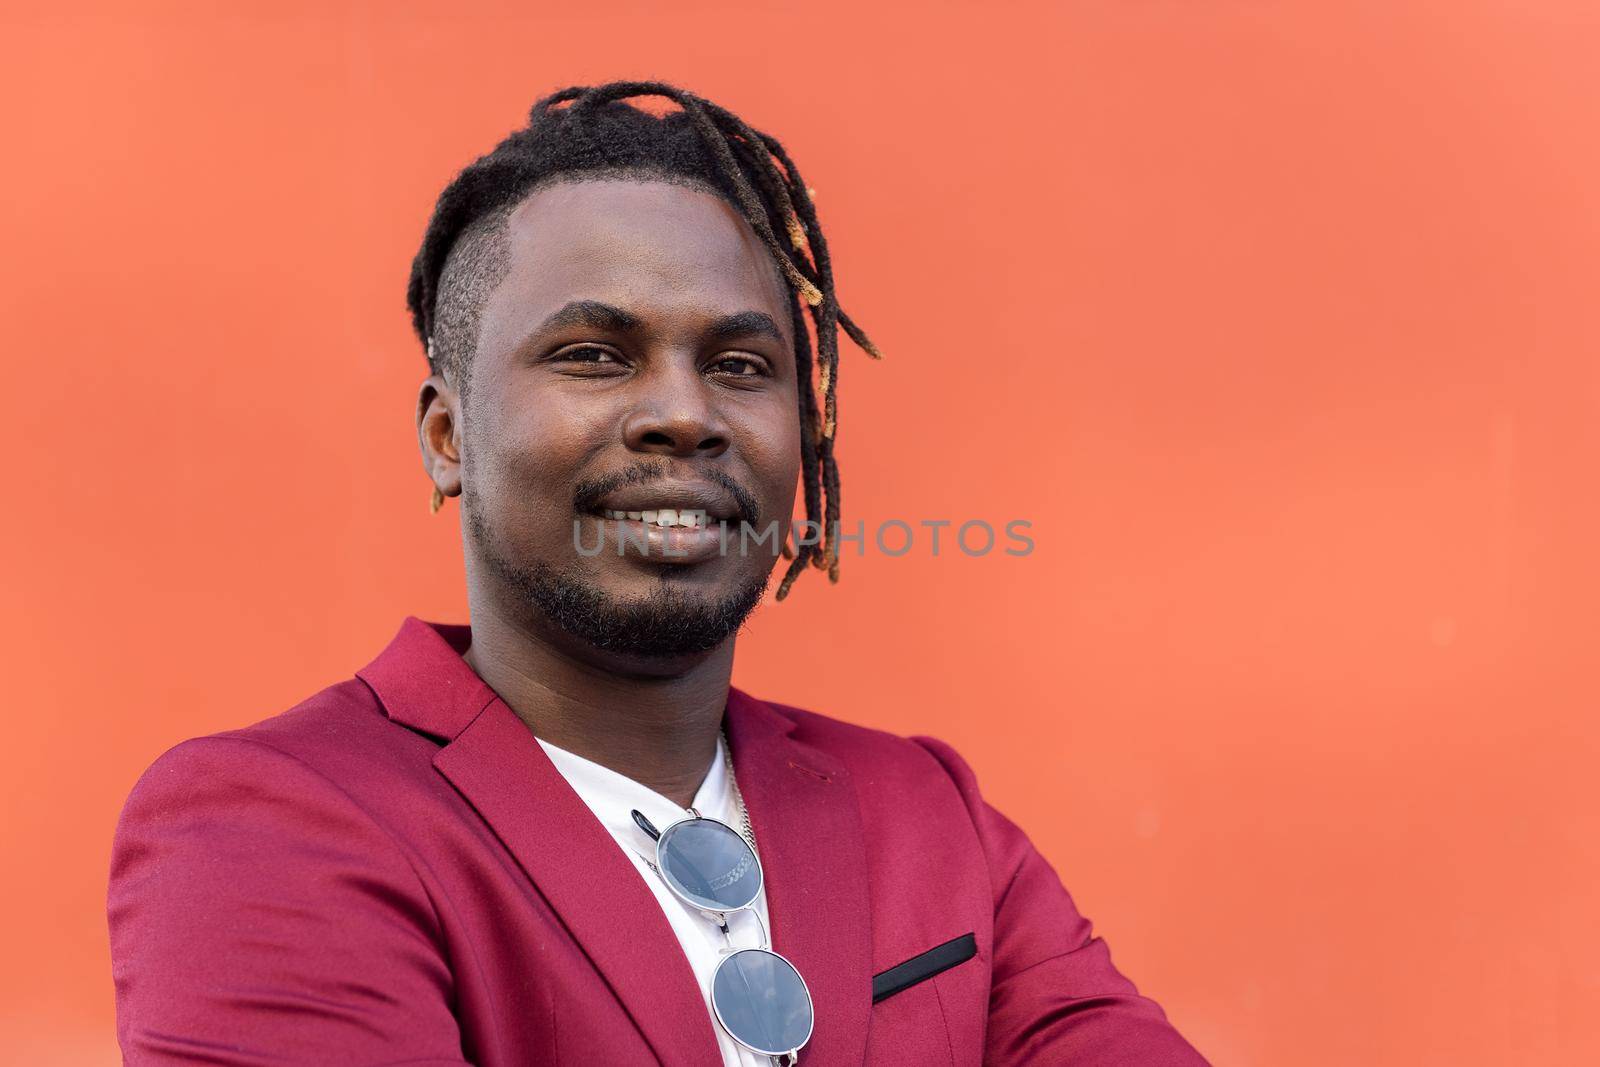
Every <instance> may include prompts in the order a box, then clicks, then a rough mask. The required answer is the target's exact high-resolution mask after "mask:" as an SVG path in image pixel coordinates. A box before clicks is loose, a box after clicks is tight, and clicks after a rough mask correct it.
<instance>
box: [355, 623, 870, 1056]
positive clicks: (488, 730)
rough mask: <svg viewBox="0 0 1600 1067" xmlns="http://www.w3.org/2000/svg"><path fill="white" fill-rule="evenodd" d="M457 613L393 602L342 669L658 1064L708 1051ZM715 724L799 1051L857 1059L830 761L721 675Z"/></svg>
mask: <svg viewBox="0 0 1600 1067" xmlns="http://www.w3.org/2000/svg"><path fill="white" fill-rule="evenodd" d="M471 639H472V634H471V629H470V627H467V626H462V625H450V624H442V623H430V622H424V621H423V620H421V619H419V618H416V617H415V616H408V617H407V618H406V620H405V621H404V622H403V623H402V624H401V627H400V631H399V633H397V634H396V635H395V637H394V639H393V640H392V641H390V643H389V645H388V647H386V648H385V649H384V650H383V652H381V653H380V654H379V655H378V657H377V658H376V659H374V660H373V661H372V662H371V663H369V664H367V666H365V667H363V668H362V669H361V670H359V671H357V672H356V674H357V676H358V677H360V678H361V679H362V680H363V681H364V682H366V683H367V685H369V686H370V687H371V688H372V689H373V691H374V692H375V693H376V694H377V696H378V698H379V700H380V701H381V702H382V704H383V707H384V711H385V713H386V714H387V715H388V716H389V718H391V719H392V720H394V721H396V722H399V723H402V724H404V725H406V726H408V727H411V728H413V729H416V730H419V731H422V732H424V733H427V734H430V735H433V736H435V737H437V738H438V739H439V740H441V741H442V742H444V744H443V747H442V748H440V749H439V751H438V752H437V753H436V754H435V756H434V759H433V764H434V767H435V768H437V769H438V771H439V773H441V774H442V775H444V776H445V778H447V779H448V780H449V781H450V783H451V784H452V785H453V786H454V787H455V788H456V789H457V790H458V791H459V792H460V793H461V795H462V796H463V797H464V798H466V800H467V801H468V802H469V803H470V804H472V806H473V807H474V808H475V809H476V810H477V811H478V813H479V814H480V815H481V816H482V817H483V819H484V821H485V822H486V823H487V824H488V825H489V826H490V827H491V828H492V830H493V831H494V833H495V835H496V836H497V837H498V838H499V839H500V840H501V842H502V843H504V845H505V846H506V848H507V850H509V851H510V852H511V854H512V855H513V856H514V857H515V858H516V860H517V863H518V864H520V865H521V867H522V869H523V870H524V871H525V872H527V875H528V877H529V878H531V879H532V880H533V882H534V883H535V884H536V885H537V886H538V888H539V890H540V892H541V893H542V894H543V895H544V897H545V899H546V900H547V901H548V902H549V903H550V906H551V907H552V908H554V909H555V910H556V912H557V913H558V914H559V915H560V916H561V920H562V922H563V923H565V925H566V927H567V929H568V931H569V932H570V933H571V934H572V936H573V937H574V938H575V939H576V940H577V941H578V942H579V944H581V945H582V946H583V949H584V951H585V952H586V953H587V954H588V955H589V958H590V959H591V960H592V961H593V962H594V965H595V967H596V968H597V969H598V970H599V971H600V973H601V974H602V975H603V976H604V977H605V979H606V981H607V983H608V984H609V985H610V987H611V989H612V991H613V992H614V993H615V995H616V996H617V998H618V1000H620V1001H621V1002H622V1004H623V1006H624V1007H625V1008H626V1009H627V1011H628V1013H629V1014H630V1015H631V1016H632V1017H633V1020H634V1022H635V1023H636V1024H637V1026H638V1027H639V1030H640V1032H641V1033H642V1034H643V1035H644V1037H645V1040H646V1041H647V1042H648V1043H649V1044H650V1046H651V1048H652V1050H653V1051H654V1052H655V1054H656V1056H657V1057H658V1058H659V1059H660V1060H661V1061H662V1063H664V1064H667V1065H669V1067H677V1065H685V1067H689V1065H692V1067H703V1065H705V1064H708V1063H717V1062H720V1060H721V1055H720V1053H719V1052H718V1050H717V1038H716V1032H715V1030H714V1029H713V1027H714V1025H715V1024H714V1023H713V1022H712V1021H711V1017H710V1016H709V1014H708V1013H707V1012H706V1008H705V1001H704V999H703V997H702V994H701V992H700V987H699V982H698V980H697V979H696V977H695V974H694V971H693V969H692V968H691V967H690V966H689V962H688V960H687V959H686V958H685V957H684V955H683V950H682V947H681V946H680V945H679V944H678V941H677V937H676V935H675V934H674V933H673V931H672V926H671V924H670V923H668V921H667V918H666V916H665V915H663V914H662V913H661V907H660V905H659V904H658V903H657V901H656V899H655V896H654V895H653V894H652V893H651V891H650V889H649V888H648V887H647V886H646V885H645V884H644V882H643V881H642V880H641V879H640V878H639V874H638V870H637V869H636V868H635V867H634V866H633V864H632V863H631V862H630V861H629V860H628V858H627V857H626V856H624V855H623V854H622V851H621V850H620V849H619V848H618V847H617V845H616V842H615V841H614V840H613V839H612V837H611V835H610V834H609V833H608V832H607V831H606V830H605V828H604V827H603V826H601V825H600V823H599V822H598V820H596V819H595V817H594V815H593V813H592V812H590V811H589V809H588V807H587V806H586V805H585V804H584V803H583V800H582V799H581V798H580V797H579V796H578V795H577V793H576V792H575V791H574V790H573V789H572V787H571V786H570V785H568V784H567V781H566V779H565V778H563V777H561V772H559V771H558V770H556V768H555V766H554V765H553V764H552V763H551V762H550V758H549V757H548V756H546V755H545V752H544V749H542V748H540V747H539V743H538V742H537V741H535V740H534V737H533V734H532V732H531V731H530V730H529V729H528V728H527V726H526V724H524V723H523V722H522V720H521V719H519V718H517V715H516V713H515V712H513V711H512V710H511V709H510V707H508V706H507V705H506V703H505V702H504V701H503V700H501V699H500V697H499V696H498V694H496V693H495V692H494V690H493V689H492V688H491V687H490V686H489V685H488V683H486V682H484V681H483V679H482V678H480V677H479V676H478V674H477V672H475V671H474V670H472V668H471V667H470V666H468V665H467V662H466V661H465V660H464V659H462V658H461V655H462V653H463V652H464V651H465V650H466V649H467V647H468V646H469V644H470V643H471ZM723 724H724V727H725V729H726V730H727V734H728V747H729V751H730V753H731V755H732V757H733V765H734V774H735V777H736V778H737V780H738V783H739V790H740V793H741V794H742V795H743V797H744V800H745V805H746V807H747V808H748V810H749V814H750V823H751V827H752V829H754V831H755V837H756V847H757V849H758V850H759V851H760V854H761V866H762V870H763V873H764V875H765V887H766V894H767V910H768V913H769V915H770V917H771V925H772V938H773V948H774V950H775V951H777V952H779V953H781V954H783V955H784V956H785V957H786V958H787V959H788V960H789V961H790V962H791V963H793V964H794V965H795V967H796V968H797V969H798V970H799V972H800V974H801V976H802V977H803V978H804V979H805V981H806V985H807V987H808V988H809V990H810V992H811V999H812V1003H813V1005H814V1006H815V1009H816V1027H815V1029H814V1031H813V1032H812V1035H811V1040H810V1041H809V1042H808V1043H807V1045H806V1047H805V1049H804V1050H803V1051H802V1052H801V1055H800V1062H801V1064H805V1063H808V1062H809V1063H814V1064H827V1065H829V1067H832V1065H835V1064H859V1063H861V1062H862V1061H863V1059H864V1058H865V1056H866V1047H867V1029H868V1026H869V1025H870V1022H871V1010H872V959H871V956H872V928H871V900H870V899H869V896H868V893H867V858H866V848H865V839H864V836H863V834H862V827H861V815H860V811H859V810H858V808H857V804H856V795H855V788H854V785H853V784H852V782H851V780H850V776H849V773H848V772H847V770H846V769H845V767H844V765H843V764H842V763H840V762H839V761H838V760H836V759H835V758H834V757H832V756H830V755H828V754H827V753H826V752H824V751H822V750H820V749H817V748H814V747H812V746H810V745H807V744H804V743H803V742H800V741H798V740H796V739H794V738H793V737H792V736H790V735H791V734H792V732H793V731H794V729H795V725H796V724H795V721H794V720H793V719H792V718H790V717H789V716H788V715H786V714H784V713H783V712H781V711H779V710H778V709H777V708H775V707H773V706H771V705H769V704H767V703H765V702H763V701H760V700H757V699H755V698H754V697H751V696H749V695H747V694H745V693H744V692H742V691H740V690H738V689H732V688H730V690H729V692H728V704H727V709H726V712H725V715H724V720H723Z"/></svg>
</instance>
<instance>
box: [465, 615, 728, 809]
mask: <svg viewBox="0 0 1600 1067" xmlns="http://www.w3.org/2000/svg"><path fill="white" fill-rule="evenodd" d="M733 645H734V642H733V639H732V638H730V639H729V640H727V641H725V642H723V644H722V645H720V646H719V647H717V648H716V649H715V650H713V651H712V652H710V653H709V654H707V655H705V656H704V657H700V658H697V659H695V660H694V661H692V662H686V663H678V664H671V665H665V664H660V663H656V664H651V665H649V666H650V668H651V672H650V673H645V671H644V668H643V667H641V666H640V665H637V664H628V663H625V662H602V661H597V659H596V658H595V657H593V656H588V655H584V654H583V650H581V649H574V648H570V647H563V645H562V643H561V642H560V641H559V640H558V639H555V638H554V637H553V635H549V634H544V633H540V632H538V631H537V630H536V629H533V628H530V627H527V626H520V625H517V624H514V623H511V622H509V621H508V620H506V619H504V618H501V617H500V616H498V615H497V614H496V613H492V612H485V613H480V612H476V611H475V612H473V614H472V645H471V647H470V648H468V649H467V651H466V653H465V654H464V656H463V658H464V659H465V660H466V661H467V663H468V665H469V666H471V667H472V669H473V670H474V671H476V672H477V673H478V676H479V677H480V678H482V679H483V680H484V681H485V682H487V683H488V684H489V686H490V688H492V689H493V690H494V691H495V692H496V693H498V694H499V695H500V698H501V699H502V700H504V701H505V702H506V705H507V706H508V707H510V708H511V710H512V711H513V712H515V713H516V715H517V717H518V718H520V719H521V720H522V721H523V722H525V723H526V724H527V725H528V727H529V729H531V730H532V731H533V733H534V735H535V736H536V737H540V738H542V739H544V740H545V741H547V742H549V743H550V744H552V745H555V746H556V747H557V748H564V749H566V750H567V751H569V752H573V753H575V754H577V755H579V756H582V757H584V758H585V759H588V760H593V761H594V762H595V763H598V764H600V765H601V766H604V767H609V768H610V769H611V770H614V771H616V772H617V773H618V774H622V775H625V776H627V777H629V778H632V779H633V780H634V781H636V782H638V783H640V784H641V785H644V786H648V787H649V788H651V789H653V790H655V791H656V792H658V793H660V794H661V795H662V796H665V797H667V798H668V799H670V800H672V801H673V803H675V804H678V805H679V806H681V807H688V806H689V804H690V802H691V801H693V800H694V795H695V793H696V792H697V791H698V790H699V788H700V784H701V782H702V781H703V780H704V778H705V773H706V768H707V767H708V766H710V764H711V760H712V757H713V756H715V755H716V751H717V734H718V732H719V731H720V730H721V729H722V716H723V711H724V709H725V708H726V707H727V702H728V686H729V682H730V679H731V677H732V672H733Z"/></svg>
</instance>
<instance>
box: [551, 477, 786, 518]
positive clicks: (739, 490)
mask: <svg viewBox="0 0 1600 1067" xmlns="http://www.w3.org/2000/svg"><path fill="white" fill-rule="evenodd" d="M672 473H673V470H672V464H670V463H658V464H646V465H642V466H638V467H629V468H627V469H626V470H620V471H615V472H613V473H611V474H605V475H601V476H600V477H598V478H589V479H585V480H584V481H580V482H579V483H578V485H577V488H576V489H574V490H573V494H572V504H573V507H575V508H576V509H577V510H578V511H592V510H594V508H595V507H596V505H598V504H599V503H600V501H601V500H602V499H604V498H605V497H606V496H608V495H610V494H611V493H614V492H616V491H617V490H618V489H621V488H623V487H624V486H629V485H645V484H647V483H649V482H656V481H660V480H661V479H663V478H666V477H668V476H669V475H671V474H672ZM695 476H696V477H698V478H701V479H703V480H705V481H708V482H713V483H715V484H716V485H719V486H721V487H722V488H723V489H724V490H726V491H727V493H728V495H729V496H731V497H733V503H734V506H735V507H736V508H738V510H739V518H740V519H741V520H743V521H745V522H749V523H755V522H757V521H758V520H759V519H760V518H761V507H760V505H759V504H757V503H756V498H755V494H754V493H751V492H750V491H749V490H748V489H746V488H745V487H744V486H742V485H740V484H739V483H738V482H736V481H734V480H733V478H732V477H730V476H729V475H728V474H726V473H724V472H722V471H719V470H717V469H715V468H708V469H706V470H701V471H696V472H695Z"/></svg>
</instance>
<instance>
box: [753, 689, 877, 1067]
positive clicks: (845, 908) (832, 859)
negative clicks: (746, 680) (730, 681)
mask: <svg viewBox="0 0 1600 1067" xmlns="http://www.w3.org/2000/svg"><path fill="white" fill-rule="evenodd" d="M724 725H725V727H726V729H727V733H728V747H729V750H730V753H731V755H732V757H733V769H734V777H735V778H736V779H737V780H738V783H739V791H740V793H741V794H742V795H743V796H744V800H745V806H746V808H748V810H749V813H750V824H751V828H752V829H753V830H754V831H755V837H756V848H757V850H758V851H759V852H760V854H761V867H762V872H763V875H764V877H765V885H766V893H767V911H768V913H769V915H770V917H771V920H772V940H773V948H774V950H775V951H777V952H779V953H780V954H782V955H783V956H784V957H786V958H787V959H788V960H789V962H790V963H793V964H794V965H795V968H796V969H797V970H799V972H800V976H801V977H802V978H804V979H805V982H806V985H807V987H808V988H809V989H810V991H811V1000H812V1004H813V1005H814V1007H815V1009H816V1028H815V1030H814V1031H813V1032H812V1035H811V1040H810V1042H808V1043H807V1045H806V1048H805V1049H804V1051H802V1052H801V1054H800V1062H801V1063H802V1064H804V1063H806V1062H808V1061H809V1062H811V1063H817V1064H829V1065H832V1064H859V1063H861V1062H862V1060H863V1059H864V1058H865V1056H866V1047H867V1029H868V1026H869V1025H870V1023H871V1012H872V925H871V915H872V908H871V900H870V899H869V896H868V893H867V857H866V845H865V838H864V836H863V834H862V828H861V814H860V810H859V809H858V807H857V805H856V794H855V787H854V785H853V784H852V783H851V781H850V777H849V774H848V772H847V771H846V770H845V768H844V766H843V764H841V763H840V762H839V761H837V760H836V759H834V758H833V757H831V756H829V755H828V754H827V753H825V752H823V751H821V750H819V749H816V748H813V747H811V746H810V745H806V744H803V743H801V742H799V741H796V740H794V739H793V738H791V737H790V736H789V734H790V733H791V731H793V730H794V728H795V722H794V720H793V719H791V718H789V717H788V716H787V715H784V714H783V713H782V712H780V711H778V710H777V709H775V708H773V707H772V706H771V705H769V704H766V703H765V702H763V701H760V700H757V699H755V698H754V697H751V696H749V695H747V694H745V693H744V692H742V691H740V690H738V689H730V690H729V693H728V708H727V713H726V716H725V718H724Z"/></svg>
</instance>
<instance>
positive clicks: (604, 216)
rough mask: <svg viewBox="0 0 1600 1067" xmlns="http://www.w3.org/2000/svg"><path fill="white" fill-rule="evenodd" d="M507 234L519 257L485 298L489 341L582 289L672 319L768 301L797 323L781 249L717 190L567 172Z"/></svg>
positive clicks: (652, 319)
mask: <svg viewBox="0 0 1600 1067" xmlns="http://www.w3.org/2000/svg"><path fill="white" fill-rule="evenodd" d="M506 240H507V246H508V250H509V252H510V262H509V266H508V269H507V272H506V276H505V278H504V279H503V280H502V281H501V283H500V285H499V286H498V287H497V288H496V289H495V292H494V293H493V295H492V297H491V298H490V300H489V302H488V304H487V305H486V307H485V309H484V322H483V340H484V341H485V342H491V335H498V336H497V337H495V338H494V340H498V341H506V340H512V341H514V340H515V339H516V338H517V337H519V336H521V335H523V334H525V333H526V331H527V330H530V329H532V328H533V327H534V326H535V325H536V324H537V323H539V322H541V321H543V319H544V318H545V317H546V316H548V315H549V314H551V313H552V312H554V311H556V310H558V309H560V308H561V307H563V306H565V305H566V304H567V303H569V302H570V301H573V300H599V301H603V302H604V303H608V304H613V305H615V306H617V307H620V308H623V309H625V310H627V311H630V312H632V313H633V314H635V315H636V316H638V317H639V318H641V319H643V320H644V321H645V323H646V325H647V326H649V325H651V324H652V323H654V324H658V325H662V326H663V327H665V326H667V325H668V324H672V323H679V324H683V325H685V326H689V325H691V324H692V323H693V322H695V321H709V320H710V319H715V318H718V317H720V316H723V315H729V314H736V313H738V312H741V311H750V310H756V311H765V312H766V313H767V314H769V315H771V316H772V318H773V319H774V320H775V321H776V322H777V323H778V325H779V327H780V329H782V330H783V331H784V334H785V335H786V336H787V334H788V332H789V326H790V321H789V310H788V309H789V299H790V297H789V294H788V290H787V288H786V287H785V286H784V283H783V281H782V278H781V276H780V275H779V273H778V269H777V267H776V265H775V264H774V263H773V262H772V257H771V255H770V253H768V251H767V249H766V246H765V245H764V244H762V242H761V239H760V238H759V237H757V236H756V234H755V231H754V230H752V229H751V228H750V225H749V224H748V223H747V222H745V220H744V218H743V216H741V215H740V214H739V212H738V211H737V210H736V209H735V208H734V207H733V205H731V204H729V203H728V202H727V201H726V200H724V199H723V198H722V197H720V196H718V195H716V194H715V193H712V192H708V191H705V190H702V189H698V188H690V187H686V186H682V185H675V184H672V183H670V182H665V181H657V180H637V181H635V180H625V179H590V180H581V181H567V182H560V183H557V184H553V185H548V186H545V187H543V188H541V189H539V190H537V191H535V192H534V193H533V194H531V195H530V196H529V197H528V198H527V199H525V200H524V201H522V203H520V204H519V205H517V207H516V208H515V209H514V210H513V211H512V213H511V214H510V216H509V217H508V219H507V221H506ZM491 343H492V342H491ZM485 347H486V348H488V347H489V345H488V344H486V345H485Z"/></svg>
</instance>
